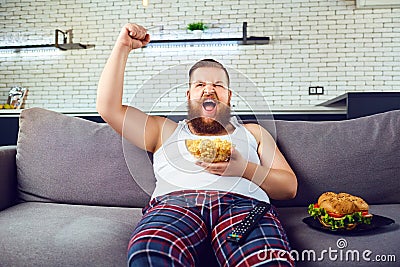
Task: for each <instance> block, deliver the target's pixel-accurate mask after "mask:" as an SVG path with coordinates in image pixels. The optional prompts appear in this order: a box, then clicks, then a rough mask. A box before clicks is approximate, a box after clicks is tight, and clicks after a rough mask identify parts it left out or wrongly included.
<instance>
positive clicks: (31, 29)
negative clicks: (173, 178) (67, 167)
mask: <svg viewBox="0 0 400 267" xmlns="http://www.w3.org/2000/svg"><path fill="white" fill-rule="evenodd" d="M87 2H88V1H78V0H69V1H48V0H42V1H30V0H29V1H28V0H7V1H2V2H1V3H0V24H1V25H2V26H1V28H0V45H7V44H8V43H10V41H12V40H10V36H15V34H14V35H10V33H11V32H12V33H18V35H17V37H16V38H14V39H17V40H19V41H20V43H21V44H37V43H52V42H54V30H55V29H56V28H58V29H61V30H67V29H70V28H72V29H73V32H74V41H75V42H81V43H90V44H95V45H96V47H95V48H94V49H88V50H72V51H65V52H62V51H57V52H50V53H49V52H46V53H29V54H24V53H18V54H0V102H5V101H6V98H7V92H8V90H9V89H10V88H11V87H12V86H13V85H20V86H23V87H26V88H28V89H29V90H30V94H29V96H28V99H27V103H26V106H27V107H32V106H40V107H46V108H94V107H95V98H96V87H97V82H98V79H99V76H100V73H101V71H102V68H103V66H104V64H105V62H106V60H107V57H108V55H109V53H110V51H111V49H112V47H113V44H114V42H115V39H116V37H117V36H118V33H119V30H120V28H121V27H122V26H123V25H124V24H125V23H126V22H128V21H129V22H136V23H139V24H143V25H145V26H148V27H149V26H153V25H160V24H164V30H163V31H160V29H153V30H151V31H150V33H152V34H153V38H157V39H159V38H174V39H177V38H182V39H185V38H191V35H190V34H189V33H187V32H186V30H185V25H186V24H187V23H189V22H193V21H198V20H202V21H204V22H205V23H206V24H207V25H208V26H210V29H209V30H208V31H207V32H206V34H205V37H206V38H207V37H208V38H212V37H215V38H216V37H240V36H241V27H242V22H243V21H247V22H248V35H249V36H250V35H252V36H270V37H271V38H272V40H271V43H270V44H269V45H257V46H254V45H253V46H252V45H250V46H237V47H233V48H186V49H183V48H172V49H170V48H164V49H150V48H145V49H140V50H137V51H135V52H134V53H132V54H131V56H130V58H129V62H128V66H127V72H126V79H125V93H124V102H126V103H127V102H130V101H131V99H132V97H134V103H133V104H134V105H138V106H139V107H141V108H143V109H146V110H149V109H150V108H151V107H152V105H153V103H155V102H156V103H157V108H159V109H165V110H173V109H176V108H178V109H181V108H184V104H182V103H184V101H185V97H184V91H185V88H184V87H179V88H177V89H171V88H172V87H173V86H174V85H171V84H170V83H169V82H172V84H174V83H176V82H180V81H183V82H185V81H186V75H187V73H186V69H185V67H188V66H190V64H192V63H194V62H195V61H196V60H198V59H201V58H205V57H207V58H210V57H211V58H214V59H216V60H219V61H221V62H222V63H224V64H226V65H227V66H228V67H230V68H232V70H233V72H238V73H242V74H243V75H244V76H246V77H248V78H249V79H250V80H251V81H252V82H254V84H255V85H253V84H251V82H250V81H249V80H244V79H243V77H244V76H241V75H238V77H239V78H238V81H237V83H235V84H234V87H236V88H234V89H235V90H236V92H237V94H239V96H240V97H244V98H245V100H246V101H248V102H251V107H252V108H256V109H263V108H264V105H265V102H264V101H262V100H263V99H262V96H264V97H266V98H267V99H268V103H269V104H270V105H271V106H307V105H314V104H318V103H320V102H322V101H324V100H327V99H331V98H333V97H335V96H337V95H340V94H342V93H344V92H347V91H399V89H400V75H399V72H400V8H392V9H390V8H383V9H356V8H355V1H354V0H225V1H222V0H214V1H193V0H180V1H173V0H150V5H149V7H147V8H143V7H142V5H141V1H140V0H135V1H104V0H92V1H90V3H87ZM18 38H19V39H18ZM182 64H184V65H182ZM176 66H178V67H176ZM168 69H169V71H165V70H168ZM176 70H177V71H176ZM159 72H162V73H163V75H161V77H159V79H158V80H157V79H156V78H154V77H153V76H154V75H157V74H158V73H159ZM151 77H153V78H152V80H150V81H148V80H149V79H150V78H151ZM146 81H147V82H146ZM164 84H165V85H164ZM143 85H144V86H143ZM309 86H324V88H325V95H323V96H309V95H308V87H309ZM164 93H167V94H166V96H167V97H166V98H165V99H164V100H163V101H158V100H157V99H158V98H159V96H160V95H162V94H164ZM236 99H237V100H236V102H234V104H235V105H236V106H237V107H238V108H242V109H246V107H247V106H246V105H244V104H243V103H242V102H243V101H244V100H243V99H242V100H241V101H239V98H236Z"/></svg>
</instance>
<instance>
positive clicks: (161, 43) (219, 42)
mask: <svg viewBox="0 0 400 267" xmlns="http://www.w3.org/2000/svg"><path fill="white" fill-rule="evenodd" d="M269 40H270V37H248V38H215V39H184V40H154V41H151V42H150V43H149V44H148V45H147V46H146V47H166V46H167V47H175V46H182V47H183V46H224V45H265V44H268V43H269Z"/></svg>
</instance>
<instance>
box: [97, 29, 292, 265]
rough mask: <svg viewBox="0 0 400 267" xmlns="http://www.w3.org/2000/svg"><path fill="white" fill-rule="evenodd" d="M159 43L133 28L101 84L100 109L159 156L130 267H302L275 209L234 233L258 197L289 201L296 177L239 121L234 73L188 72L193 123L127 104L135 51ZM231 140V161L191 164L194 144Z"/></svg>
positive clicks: (199, 68)
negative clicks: (245, 231)
mask: <svg viewBox="0 0 400 267" xmlns="http://www.w3.org/2000/svg"><path fill="white" fill-rule="evenodd" d="M149 42H150V36H149V34H148V33H147V31H146V29H145V28H144V27H142V26H140V25H137V24H130V23H129V24H127V25H125V26H124V27H123V28H122V30H121V32H120V34H119V36H118V38H117V41H116V43H115V46H114V48H113V50H112V52H111V55H110V57H109V59H108V61H107V63H106V65H105V67H104V70H103V73H102V74H101V78H100V81H99V85H98V95H97V111H98V112H99V114H100V115H101V116H102V118H103V119H104V120H105V121H106V122H107V123H108V124H109V125H110V126H111V127H112V128H113V129H114V130H115V131H117V132H118V133H119V134H121V135H122V136H123V137H124V138H126V139H127V140H128V141H129V142H131V143H132V144H134V145H136V146H138V147H140V148H142V149H144V150H147V151H149V152H151V153H153V166H154V173H155V176H156V180H157V182H156V188H155V190H154V192H153V194H152V196H151V200H150V202H149V204H148V205H147V206H146V207H145V208H144V209H143V217H142V219H141V221H140V222H139V223H138V225H137V226H136V228H135V229H134V231H133V234H132V236H131V240H130V242H129V244H128V259H127V260H128V265H129V266H203V265H205V264H207V265H209V266H218V265H219V266H221V265H224V266H253V265H257V266H261V265H263V266H293V264H294V263H293V259H292V258H291V257H290V253H289V252H290V246H289V242H288V240H287V237H286V234H285V232H284V229H283V228H282V225H281V223H280V222H279V220H278V217H277V214H276V212H275V210H274V208H273V207H272V208H271V209H269V210H268V211H267V212H266V213H265V214H264V215H263V216H262V218H261V219H260V220H259V221H258V222H257V224H256V226H255V228H254V229H253V230H252V231H251V232H250V234H249V235H248V236H247V237H246V239H245V242H242V243H240V244H238V243H235V242H231V241H230V240H229V238H228V236H229V234H230V233H231V232H232V229H233V228H234V227H235V226H237V225H238V224H239V223H240V222H241V221H242V220H243V219H244V218H245V217H246V215H247V214H248V213H249V212H250V211H251V210H252V209H253V208H254V207H255V206H256V205H257V204H259V203H269V202H270V198H272V199H290V198H293V197H294V196H295V195H296V192H297V178H296V175H295V174H294V172H293V170H292V169H291V167H290V166H289V164H288V163H287V161H286V159H285V158H284V156H283V155H282V153H281V152H280V150H279V148H278V147H277V146H276V143H275V141H274V139H273V138H272V136H271V135H270V134H269V133H268V131H267V130H265V129H264V128H263V127H261V126H259V125H257V124H240V123H239V122H238V121H237V120H236V118H235V117H231V112H230V101H231V97H232V92H231V90H230V89H229V83H230V81H229V74H228V72H227V70H226V68H225V67H224V66H223V65H222V64H220V63H219V62H217V61H215V60H212V59H205V60H201V61H199V62H197V63H196V64H194V65H193V66H192V68H191V69H190V70H189V88H188V90H187V92H186V96H187V100H188V119H186V120H183V121H180V122H179V123H176V122H174V121H172V120H170V119H168V118H165V117H160V116H152V115H148V114H146V113H144V112H142V111H140V110H139V109H136V108H135V107H131V106H126V105H122V94H123V81H124V72H125V67H126V62H127V59H128V55H129V53H130V52H131V51H132V50H134V49H137V48H141V47H143V46H145V45H147V44H148V43H149ZM202 138H208V139H211V140H214V139H216V138H219V139H223V140H228V141H229V142H230V143H232V144H233V145H232V149H231V154H230V157H229V160H228V161H222V162H211V163H210V162H204V161H201V160H190V153H189V151H188V149H186V147H185V142H183V141H185V140H188V139H202Z"/></svg>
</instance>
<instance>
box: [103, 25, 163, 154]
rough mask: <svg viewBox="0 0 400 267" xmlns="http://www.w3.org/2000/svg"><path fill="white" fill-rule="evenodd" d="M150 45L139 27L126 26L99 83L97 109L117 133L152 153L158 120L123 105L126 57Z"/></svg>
mask: <svg viewBox="0 0 400 267" xmlns="http://www.w3.org/2000/svg"><path fill="white" fill-rule="evenodd" d="M149 41H150V36H149V34H147V31H146V29H145V28H143V27H142V26H140V25H136V24H131V23H128V24H126V25H125V26H124V27H123V28H122V29H121V32H120V34H119V36H118V39H117V41H116V43H115V45H114V48H113V50H112V52H111V55H110V57H109V58H108V60H107V63H106V65H105V67H104V69H103V72H102V74H101V77H100V80H99V84H98V88H97V103H96V108H97V112H98V113H99V114H100V116H101V117H102V118H103V119H104V121H106V122H107V123H108V124H109V125H110V126H111V127H112V128H113V129H114V130H115V131H116V132H118V133H119V134H121V135H123V136H124V137H125V138H126V139H127V140H128V141H130V142H131V143H133V144H135V145H136V146H138V147H140V148H142V149H145V150H147V151H151V152H154V151H155V150H156V148H157V147H158V146H159V143H160V132H161V129H160V127H161V126H162V123H161V121H160V120H161V118H159V117H152V116H149V115H147V114H145V113H144V112H142V111H140V110H138V109H136V108H134V107H128V106H125V105H122V95H123V85H124V72H125V67H126V63H127V60H128V55H129V53H130V52H131V51H132V50H134V49H137V48H141V47H143V46H145V45H146V44H148V43H149Z"/></svg>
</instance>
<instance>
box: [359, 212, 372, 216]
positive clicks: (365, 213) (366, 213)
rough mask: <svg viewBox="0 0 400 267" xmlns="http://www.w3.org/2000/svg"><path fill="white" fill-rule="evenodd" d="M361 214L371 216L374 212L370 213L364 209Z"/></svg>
mask: <svg viewBox="0 0 400 267" xmlns="http://www.w3.org/2000/svg"><path fill="white" fill-rule="evenodd" d="M361 216H364V217H365V216H367V217H369V216H372V214H370V213H369V212H368V211H363V212H361Z"/></svg>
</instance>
